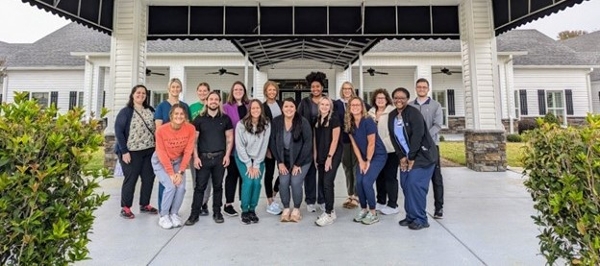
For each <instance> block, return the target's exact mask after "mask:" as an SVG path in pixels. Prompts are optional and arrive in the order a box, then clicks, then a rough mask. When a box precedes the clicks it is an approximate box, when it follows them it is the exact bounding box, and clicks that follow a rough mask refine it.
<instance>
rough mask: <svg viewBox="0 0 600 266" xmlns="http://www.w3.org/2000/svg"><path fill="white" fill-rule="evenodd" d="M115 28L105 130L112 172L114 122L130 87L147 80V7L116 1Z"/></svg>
mask: <svg viewBox="0 0 600 266" xmlns="http://www.w3.org/2000/svg"><path fill="white" fill-rule="evenodd" d="M113 17H114V22H113V23H114V26H113V32H112V36H111V44H110V82H109V86H108V91H107V92H106V107H107V108H108V109H109V110H110V113H109V114H108V123H107V127H106V130H105V133H106V136H105V151H106V152H105V160H104V165H105V166H106V167H108V168H109V169H112V168H113V166H114V162H115V160H116V158H114V152H113V151H111V149H112V146H113V144H114V120H115V117H116V116H117V113H118V112H119V110H120V109H121V108H123V107H124V106H125V104H126V103H127V101H128V99H129V93H130V92H131V88H133V86H134V85H136V84H144V81H145V79H146V44H147V42H146V37H147V32H148V21H147V20H148V19H147V18H148V6H147V5H146V4H145V1H142V0H114V14H113Z"/></svg>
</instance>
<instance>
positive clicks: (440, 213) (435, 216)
mask: <svg viewBox="0 0 600 266" xmlns="http://www.w3.org/2000/svg"><path fill="white" fill-rule="evenodd" d="M443 218H444V209H442V208H440V209H437V210H435V212H434V213H433V219H443Z"/></svg>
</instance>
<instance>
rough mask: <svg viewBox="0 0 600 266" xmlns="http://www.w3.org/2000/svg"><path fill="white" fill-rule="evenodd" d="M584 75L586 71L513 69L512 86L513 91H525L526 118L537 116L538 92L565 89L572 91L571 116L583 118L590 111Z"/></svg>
mask: <svg viewBox="0 0 600 266" xmlns="http://www.w3.org/2000/svg"><path fill="white" fill-rule="evenodd" d="M586 73H587V69H524V68H515V70H514V77H515V79H514V82H515V85H514V86H515V90H527V109H528V111H529V112H528V115H527V116H539V106H538V96H537V93H538V92H537V91H538V90H565V89H571V90H573V116H585V115H586V113H587V112H589V111H590V108H589V101H588V91H587V88H586V84H587V81H586V80H587V76H586ZM596 96H598V95H597V93H596ZM523 116H525V115H523Z"/></svg>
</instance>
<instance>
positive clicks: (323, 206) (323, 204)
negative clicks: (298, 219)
mask: <svg viewBox="0 0 600 266" xmlns="http://www.w3.org/2000/svg"><path fill="white" fill-rule="evenodd" d="M319 209H321V211H325V203H322V204H319Z"/></svg>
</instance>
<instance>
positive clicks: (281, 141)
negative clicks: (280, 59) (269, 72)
mask: <svg viewBox="0 0 600 266" xmlns="http://www.w3.org/2000/svg"><path fill="white" fill-rule="evenodd" d="M282 110H283V115H281V116H278V117H276V118H274V119H273V122H272V128H271V138H270V141H269V146H270V149H271V153H272V154H273V157H274V158H275V160H277V168H279V195H280V197H281V203H282V204H283V207H284V209H283V213H282V214H281V221H282V222H289V221H292V222H299V221H300V219H302V216H301V215H300V209H299V208H300V204H302V184H303V183H304V176H305V175H306V173H307V172H308V168H309V167H310V165H311V164H312V158H313V157H312V149H313V146H312V145H313V144H312V129H311V126H310V124H309V123H308V121H306V119H304V118H303V117H302V116H300V115H299V114H298V113H296V103H295V102H294V99H293V98H287V99H285V100H283V108H282ZM290 186H291V194H292V195H291V196H292V198H293V200H294V209H293V210H292V211H291V213H290V209H289V205H290Z"/></svg>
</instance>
